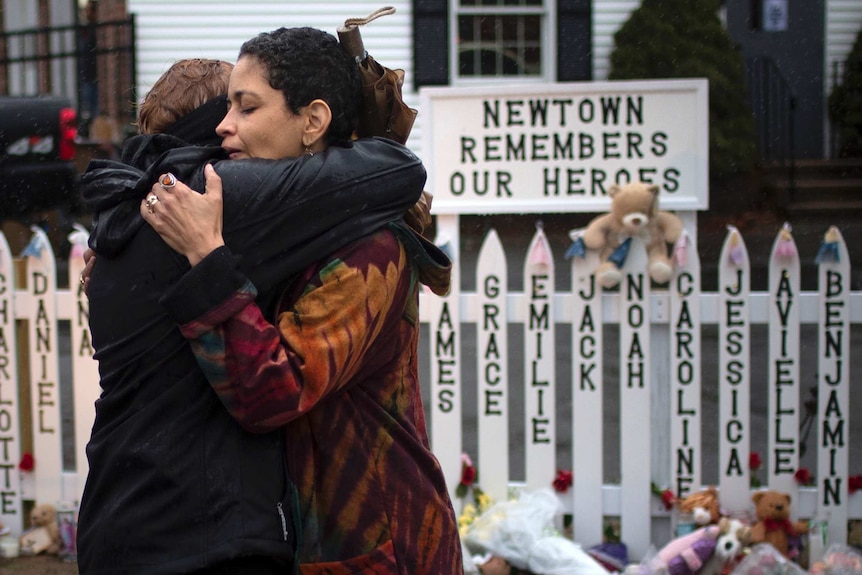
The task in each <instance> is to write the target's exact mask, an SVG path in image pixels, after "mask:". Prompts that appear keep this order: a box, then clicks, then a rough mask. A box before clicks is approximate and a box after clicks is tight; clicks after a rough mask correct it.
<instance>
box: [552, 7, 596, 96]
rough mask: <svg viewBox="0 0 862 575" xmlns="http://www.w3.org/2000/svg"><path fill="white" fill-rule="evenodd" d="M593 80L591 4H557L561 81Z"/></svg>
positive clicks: (558, 66) (558, 77) (558, 70)
mask: <svg viewBox="0 0 862 575" xmlns="http://www.w3.org/2000/svg"><path fill="white" fill-rule="evenodd" d="M592 79H593V33H592V9H591V0H557V81H558V82H573V81H578V80H592Z"/></svg>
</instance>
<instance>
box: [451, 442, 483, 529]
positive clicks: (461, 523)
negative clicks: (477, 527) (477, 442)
mask: <svg viewBox="0 0 862 575" xmlns="http://www.w3.org/2000/svg"><path fill="white" fill-rule="evenodd" d="M478 478H479V472H478V471H477V470H476V467H475V466H474V465H473V461H472V460H471V459H470V456H469V455H467V454H466V453H462V454H461V481H459V482H458V487H456V488H455V495H456V496H458V497H459V498H461V500H462V501H463V505H462V507H461V515H460V516H459V517H458V531H459V532H460V533H461V536H462V537H463V536H464V534H465V533H466V532H467V529H468V528H469V527H470V525H471V524H472V523H473V521H475V520H476V518H477V517H478V516H479V515H481V514H482V513H484V512H485V511H487V510H488V508H490V507H491V504H492V501H491V498H490V497H489V496H488V495H487V494H486V493H485V492H484V491H482V488H481V487H479V484H478V483H477V481H478ZM468 495H470V496H471V497H470V499H469V500H468V498H467V496H468Z"/></svg>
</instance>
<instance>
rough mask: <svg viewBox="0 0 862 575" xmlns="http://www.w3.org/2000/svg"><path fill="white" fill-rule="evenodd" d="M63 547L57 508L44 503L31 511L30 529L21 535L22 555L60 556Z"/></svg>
mask: <svg viewBox="0 0 862 575" xmlns="http://www.w3.org/2000/svg"><path fill="white" fill-rule="evenodd" d="M62 546H63V540H62V539H61V537H60V527H59V526H58V525H57V508H56V507H54V506H53V505H49V504H47V503H43V504H40V505H36V506H35V507H34V508H33V510H32V511H30V529H28V530H27V531H25V532H24V534H23V535H21V553H22V554H24V555H38V554H39V553H48V554H49V555H58V554H59V553H60V549H61V548H62Z"/></svg>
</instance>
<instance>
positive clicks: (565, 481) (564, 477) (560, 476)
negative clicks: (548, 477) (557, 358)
mask: <svg viewBox="0 0 862 575" xmlns="http://www.w3.org/2000/svg"><path fill="white" fill-rule="evenodd" d="M574 480H575V474H574V473H572V472H571V471H568V470H566V469H560V470H558V471H557V477H556V478H555V479H554V483H553V485H554V489H555V490H556V491H557V492H558V493H565V492H566V491H568V490H569V487H571V486H572V483H573V482H574Z"/></svg>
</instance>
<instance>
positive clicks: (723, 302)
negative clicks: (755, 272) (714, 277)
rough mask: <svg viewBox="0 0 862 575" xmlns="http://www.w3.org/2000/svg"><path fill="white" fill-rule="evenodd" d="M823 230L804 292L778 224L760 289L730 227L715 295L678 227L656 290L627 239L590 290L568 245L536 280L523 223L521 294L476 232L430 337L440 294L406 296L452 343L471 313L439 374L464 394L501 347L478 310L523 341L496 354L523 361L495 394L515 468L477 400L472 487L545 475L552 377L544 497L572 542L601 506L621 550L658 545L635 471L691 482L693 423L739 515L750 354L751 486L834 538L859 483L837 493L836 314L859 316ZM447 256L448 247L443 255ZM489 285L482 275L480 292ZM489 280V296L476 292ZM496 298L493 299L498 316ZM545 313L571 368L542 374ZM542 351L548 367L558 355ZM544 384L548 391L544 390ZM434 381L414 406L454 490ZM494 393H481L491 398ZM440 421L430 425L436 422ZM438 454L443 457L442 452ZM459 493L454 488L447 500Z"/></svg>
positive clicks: (841, 365)
mask: <svg viewBox="0 0 862 575" xmlns="http://www.w3.org/2000/svg"><path fill="white" fill-rule="evenodd" d="M455 227H456V226H454V225H452V224H451V223H450V224H449V225H444V229H445V231H446V234H445V236H444V237H445V238H446V241H445V243H446V244H447V245H448V246H449V247H450V248H451V246H452V245H457V242H454V243H453V242H452V237H453V231H452V230H453V229H454V228H455ZM830 233H831V235H832V236H834V237H835V239H834V241H833V242H831V243H832V244H833V247H832V249H831V251H832V253H834V256H833V258H832V259H824V260H822V261H821V262H820V264H819V273H820V276H821V277H820V288H819V291H818V292H816V293H815V292H806V293H803V292H801V291H800V261H799V255H798V252H797V249H796V245H795V242H794V240H793V237H792V233H791V230H790V229H789V228H785V229H782V230H781V232H780V233H779V235H778V236H777V237H776V240H775V243H774V245H773V247H772V252H771V254H770V260H769V261H770V264H769V265H770V270H769V280H768V281H769V286H770V287H769V290H768V291H767V292H761V293H752V292H751V289H750V278H751V261H750V259H749V254H748V251H747V248H746V246H745V242H744V240H743V238H742V235H741V234H740V233H739V231H738V230H736V229H735V228H732V227H731V228H729V229H728V233H727V236H726V238H725V241H724V245H723V248H722V250H721V254H720V262H719V263H718V269H719V283H718V285H719V290H718V292H717V293H703V292H702V291H701V285H700V268H701V262H700V258H699V255H698V253H697V246H696V243H695V241H694V240H693V239H692V238H686V241H684V242H681V243H680V244H679V246H680V247H679V249H678V250H677V253H675V273H674V277H673V279H672V280H671V282H669V285H668V286H667V287H662V288H661V289H654V290H653V291H650V290H651V283H650V281H649V276H648V274H647V272H646V255H645V252H644V250H643V246H642V245H641V244H640V242H639V241H635V242H634V243H633V244H632V248H631V250H630V253H629V256H628V259H627V260H626V262H625V265H624V267H623V269H622V272H623V280H622V283H621V285H620V287H619V289H618V290H615V291H602V290H601V288H598V287H597V286H596V284H595V279H594V277H593V275H592V270H593V269H594V268H595V264H596V256H595V254H591V253H587V254H585V257H583V258H581V257H574V258H572V262H571V268H572V269H571V273H572V288H571V291H570V292H561V291H558V290H556V289H555V287H554V285H553V281H552V280H550V279H549V278H553V277H554V276H553V261H554V258H553V257H552V253H551V248H550V246H549V245H547V244H546V238H545V234H544V232H543V230H541V229H539V230H537V231H536V233H535V235H534V237H533V240H532V241H531V243H530V246H529V248H528V249H527V255H526V260H527V261H526V262H525V263H524V270H525V271H524V276H523V278H524V281H523V292H521V293H516V292H512V291H506V290H505V286H502V285H500V282H501V279H500V278H501V276H502V277H505V273H506V268H505V265H504V263H503V261H501V257H502V254H501V248H500V247H499V245H500V242H499V238H498V236H497V233H496V231H493V230H492V231H491V232H489V234H488V236H487V237H486V240H485V243H484V244H483V247H482V250H481V251H480V253H479V256H478V259H477V261H476V267H477V282H476V283H477V288H476V293H475V294H474V293H468V292H463V291H460V290H457V289H456V292H453V294H454V293H457V294H458V300H459V301H458V304H459V305H460V307H459V312H460V316H458V319H452V316H450V318H449V319H447V321H446V322H445V324H440V325H442V326H443V327H444V331H443V334H442V335H441V334H438V333H437V332H438V331H439V330H438V329H437V324H436V323H435V322H438V320H436V319H435V318H436V317H437V316H435V314H434V310H436V309H437V308H438V306H439V305H440V304H439V301H435V300H436V299H438V298H434V297H429V296H428V294H426V295H425V296H423V301H422V304H423V307H422V317H423V318H428V319H429V320H430V321H429V328H430V338H429V340H430V342H429V343H431V344H432V345H433V344H434V342H439V341H441V340H442V341H460V338H459V336H458V334H452V333H451V330H452V329H454V330H456V331H458V330H460V329H461V327H462V326H464V325H467V324H471V323H473V324H476V326H477V330H476V332H477V340H478V341H477V349H478V350H479V355H480V358H479V369H478V372H477V373H476V374H475V376H474V375H473V374H471V373H462V372H459V371H451V372H447V385H451V381H452V379H453V378H454V379H455V380H456V381H457V385H456V387H460V388H461V389H462V393H463V390H464V389H467V386H473V385H477V386H478V389H479V396H480V397H482V396H486V397H487V394H488V391H489V390H490V389H491V386H490V385H489V382H490V379H491V378H489V376H488V373H489V372H488V365H491V364H492V363H493V364H494V365H495V366H496V363H495V362H497V361H500V360H501V356H500V353H501V352H500V349H501V348H500V347H499V344H500V343H501V342H502V341H503V340H502V339H501V338H500V331H499V325H497V324H496V322H490V321H489V317H492V316H493V317H494V318H497V319H501V318H504V317H505V318H506V320H507V321H508V322H510V323H511V324H513V325H519V324H520V325H521V326H523V330H524V344H523V345H524V349H523V350H513V349H509V350H508V353H509V354H514V356H515V357H518V356H520V355H522V356H523V358H524V375H523V377H524V381H523V390H524V391H523V393H524V396H523V398H522V400H521V401H519V400H516V401H514V402H511V403H509V402H507V401H503V400H502V398H505V397H506V396H505V395H501V396H500V397H501V399H500V402H499V405H504V406H508V405H519V404H522V405H523V407H524V421H525V426H526V433H525V445H524V446H523V448H524V450H525V455H524V465H525V468H526V469H525V470H524V477H525V481H524V482H523V483H520V482H519V481H513V480H512V479H511V474H510V470H509V469H508V463H509V459H508V458H507V459H497V457H498V454H500V453H501V449H503V447H501V444H505V443H506V441H507V437H508V436H507V435H506V432H505V431H504V428H503V427H502V426H501V425H500V422H499V418H500V416H501V415H502V414H504V413H506V409H505V408H500V409H493V410H489V409H488V406H489V405H491V403H489V402H488V401H485V402H484V403H483V402H482V400H481V399H480V404H481V405H480V406H479V408H478V417H479V421H478V424H477V427H478V430H479V431H478V435H477V439H478V441H477V443H478V447H477V449H478V452H479V458H478V462H479V463H478V470H479V474H480V477H481V478H482V479H481V484H482V488H483V490H485V491H486V492H488V493H489V494H492V496H493V497H495V498H498V497H499V494H500V493H502V492H503V487H502V485H501V483H502V481H503V479H502V478H501V475H504V476H505V477H507V478H508V479H507V481H508V483H509V484H510V485H511V484H516V485H520V486H523V487H526V488H528V489H529V488H536V487H547V486H550V485H551V483H552V481H553V477H554V471H555V470H556V469H557V467H556V461H555V460H556V453H557V452H556V450H554V449H553V448H550V449H549V445H548V443H547V439H548V438H550V437H554V435H553V434H554V433H556V429H557V426H556V425H551V426H550V427H547V428H543V427H542V426H541V425H540V423H548V424H549V425H550V422H552V421H553V419H554V417H555V415H554V413H553V411H552V412H548V411H546V410H545V407H544V406H545V404H544V403H543V402H544V401H547V398H548V397H556V393H557V392H558V391H559V390H560V389H562V386H568V387H569V389H570V390H571V397H572V405H571V418H572V437H570V438H555V441H566V440H568V441H570V442H571V445H572V462H573V468H574V477H575V479H574V486H573V488H572V489H571V490H570V491H569V492H567V493H561V494H560V500H561V502H562V504H563V506H564V508H565V509H566V510H567V512H571V513H573V526H574V535H575V539H576V540H577V541H579V542H582V543H591V542H597V541H599V540H601V529H602V526H603V522H604V521H605V520H607V519H608V518H616V519H619V521H620V524H621V534H622V539H623V540H624V541H625V542H626V544H627V545H628V546H629V549H630V551H631V553H632V556H633V557H634V558H638V557H640V556H642V554H643V553H645V552H646V551H647V549H648V547H649V545H650V544H657V543H658V544H660V543H663V541H661V540H660V539H657V538H660V537H667V530H665V531H664V532H663V533H658V532H657V531H656V530H655V523H654V521H652V520H653V519H655V518H656V517H659V518H661V517H665V518H667V519H668V521H670V518H669V517H668V514H667V513H666V512H665V511H663V509H662V505H661V503H660V501H658V500H657V499H658V498H656V497H655V496H654V495H653V494H652V492H651V488H652V485H651V483H652V482H656V483H660V484H661V485H667V486H669V487H670V488H671V489H672V490H673V491H674V492H675V493H676V494H678V495H685V494H687V493H691V492H692V491H694V490H697V489H700V488H701V487H702V486H703V485H702V465H703V459H704V453H703V446H702V445H703V443H704V441H703V440H704V437H703V435H702V434H703V433H706V434H707V438H706V439H707V440H708V441H709V442H710V443H714V444H715V445H716V446H717V449H718V462H719V463H718V466H719V478H718V486H719V488H720V490H721V499H722V505H723V507H724V508H725V510H727V511H729V512H731V513H733V514H735V515H747V514H750V513H751V511H752V503H751V492H752V487H751V481H752V470H751V469H750V467H749V465H750V464H749V458H750V456H751V454H752V449H751V443H752V440H753V437H752V431H751V414H750V405H751V395H752V391H751V387H752V382H751V370H752V363H753V362H755V361H756V362H762V361H766V362H767V363H768V365H769V368H768V371H769V376H768V377H769V380H770V381H769V385H768V390H769V391H768V393H769V398H768V404H769V414H768V415H767V421H768V429H767V433H768V448H767V452H766V453H765V455H764V459H765V460H766V461H765V462H764V464H765V467H766V469H767V470H768V475H766V476H762V477H761V476H759V477H758V478H759V479H760V480H761V481H763V484H764V486H768V487H771V488H776V489H781V490H783V491H786V492H790V493H792V494H793V495H794V499H793V500H794V511H795V513H796V515H797V516H799V517H801V518H809V519H818V520H820V521H822V522H824V524H826V525H827V526H828V538H829V539H830V540H832V541H843V540H845V539H846V535H847V531H846V529H847V525H846V519H847V518H848V517H849V518H860V519H862V493H854V494H852V495H851V494H850V493H849V491H848V487H847V482H848V481H847V480H848V473H849V465H848V461H847V459H848V447H847V445H848V443H849V440H850V438H849V429H850V427H849V418H850V413H849V385H850V377H851V375H850V370H851V366H850V358H849V338H850V336H849V326H850V324H858V323H862V296H860V294H858V293H855V294H854V293H850V292H849V290H848V289H847V286H849V285H850V275H849V270H850V268H849V262H848V254H847V251H846V246H845V245H844V244H843V240H842V239H841V238H840V233H837V230H834V231H833V230H830ZM827 235H828V234H827ZM455 258H456V260H457V259H458V257H457V252H456V256H455ZM505 259H506V258H504V260H505ZM508 261H509V262H511V259H508ZM489 278H493V280H489ZM489 285H492V286H493V290H491V291H490V292H489V291H488V286H489ZM459 286H460V284H457V285H456V288H457V287H459ZM483 292H488V293H483ZM491 293H493V297H494V298H495V300H494V301H493V303H489V298H490V297H491ZM501 296H502V297H505V298H506V299H507V300H508V302H507V305H505V306H503V305H502V304H501V302H500V301H499V299H496V298H500V297H501ZM452 298H453V295H450V296H448V297H447V298H445V299H444V300H443V301H445V302H446V306H447V308H448V309H449V310H450V311H451V310H453V309H455V308H454V305H455V302H453V300H452ZM503 307H505V308H506V309H508V311H509V313H508V316H506V315H505V313H504V311H503V310H502V309H501V308H503ZM546 312H547V313H548V314H549V315H548V316H547V317H549V318H552V322H551V323H552V324H557V328H558V329H559V325H560V324H568V327H570V329H571V330H572V349H571V364H572V365H571V374H572V376H571V379H570V380H568V381H560V380H558V379H557V378H556V371H554V370H551V371H545V370H546V369H548V368H547V366H545V365H544V363H543V362H544V361H546V360H548V355H549V354H552V355H556V354H557V351H558V350H554V349H553V347H552V348H551V349H550V350H549V349H548V347H547V345H546V344H547V343H548V342H549V341H551V342H552V341H553V338H551V337H550V336H549V335H548V334H550V333H552V331H551V329H552V328H551V326H550V325H549V326H548V329H547V330H544V327H545V323H544V321H543V319H544V318H545V313H546ZM438 323H439V322H438ZM804 323H817V324H819V326H820V336H819V337H820V343H819V344H818V345H819V356H818V361H819V364H820V369H819V373H820V374H821V375H820V376H819V377H820V380H821V381H820V382H819V393H820V401H819V406H820V407H819V409H820V415H819V417H820V423H817V424H816V425H819V426H820V427H819V428H818V429H822V430H823V431H824V435H825V437H823V436H821V441H820V442H819V446H818V451H819V455H818V463H817V469H816V470H812V471H813V473H814V476H815V477H816V479H817V482H818V483H817V485H816V486H814V487H811V486H805V487H800V486H799V485H798V483H797V480H796V479H795V477H794V474H795V472H796V471H797V468H798V466H799V452H798V450H799V421H800V417H799V416H800V409H801V405H800V403H799V400H798V396H799V386H800V384H799V377H800V376H799V362H800V356H801V354H800V346H801V345H802V343H801V342H800V326H801V325H802V324H804ZM763 324H767V325H769V330H768V331H769V349H768V353H767V354H766V355H767V357H758V358H752V357H751V349H752V346H751V337H752V336H751V330H752V326H754V325H763ZM608 325H616V326H618V329H619V336H618V341H616V342H610V343H609V342H608V341H606V336H605V334H604V331H603V330H604V327H605V326H608ZM709 325H714V326H717V328H718V340H717V341H718V346H717V348H716V349H704V347H703V344H702V341H701V329H702V327H704V326H709ZM540 326H541V329H540ZM489 342H493V344H492V343H489ZM807 345H813V342H808V343H807ZM437 347H439V345H437ZM489 350H491V351H489ZM430 353H431V355H432V358H434V357H436V359H432V365H433V363H434V362H435V361H439V360H440V359H439V358H440V353H439V349H438V350H437V355H436V356H435V350H434V349H433V348H432V349H431V350H430ZM503 353H504V354H505V353H506V352H505V351H504V352H503ZM610 353H614V354H617V355H618V357H619V361H618V362H617V363H618V366H619V374H618V375H613V376H612V379H608V376H609V374H608V373H606V370H605V362H606V361H607V357H608V356H607V355H606V354H610ZM710 356H711V357H717V358H718V361H717V364H718V371H719V373H718V394H719V398H718V405H717V406H716V407H717V408H718V411H719V413H718V424H717V427H716V429H714V430H703V429H702V426H703V414H702V409H704V407H702V405H701V403H702V395H701V371H702V365H703V361H704V358H705V357H710ZM552 362H553V364H556V365H557V367H559V359H554V360H552ZM502 363H503V364H505V363H506V362H505V361H502ZM493 369H494V370H499V372H497V371H495V372H494V373H495V374H497V373H500V374H503V373H507V372H506V370H505V369H504V368H500V367H499V366H496V367H494V368H493ZM435 377H437V376H436V375H435V374H434V373H432V381H431V388H432V390H435V389H439V385H440V382H438V381H435V380H434V378H435ZM474 378H475V380H474ZM550 382H553V384H551V383H550ZM508 383H510V384H511V382H508ZM552 385H553V386H554V387H556V389H550V388H551V387H552ZM608 386H618V389H619V405H618V410H619V421H620V430H619V434H620V446H619V447H620V450H619V458H620V461H619V467H620V478H619V480H618V482H615V483H612V484H607V483H606V482H605V481H604V480H603V451H604V449H603V444H602V441H603V440H602V437H603V432H604V429H603V424H604V422H603V419H604V416H603V414H604V413H605V410H606V409H607V406H606V405H605V403H604V401H605V400H604V399H603V392H604V391H605V390H606V389H607V387H608ZM511 389H512V387H511V385H510V386H508V387H497V388H495V389H494V390H495V391H497V392H500V393H501V394H506V393H511V391H506V390H511ZM434 393H439V391H437V392H433V391H432V398H431V400H432V401H431V402H430V403H431V405H429V408H430V412H431V423H430V424H431V428H432V431H433V442H434V443H433V448H434V449H435V451H438V449H439V448H440V447H439V446H441V444H442V446H443V449H444V450H445V452H446V453H447V454H448V455H447V459H446V461H449V462H455V464H454V466H453V467H450V468H448V469H447V474H446V476H447V480H448V481H450V488H451V489H452V492H453V495H454V490H455V488H456V486H457V484H458V481H459V479H460V466H461V462H460V459H458V458H456V457H455V456H454V453H452V451H453V446H461V445H464V437H463V435H459V434H463V433H466V432H468V430H465V429H463V428H462V426H460V425H457V426H456V425H452V424H450V423H449V422H450V421H451V419H452V418H453V414H452V411H451V410H449V411H446V412H441V410H440V409H439V406H440V405H441V404H440V402H438V401H435V397H434V395H433V394H434ZM494 397H495V400H494V401H495V402H496V399H497V396H494ZM510 415H511V414H510ZM441 418H442V419H441ZM440 421H443V422H444V423H443V425H442V426H441V425H440ZM492 429H493V430H494V431H490V430H492ZM509 447H510V448H511V447H513V446H509ZM517 447H518V448H520V447H521V446H517ZM441 461H442V460H441ZM443 465H444V468H446V466H447V464H446V463H444V464H443ZM483 466H487V469H486V468H485V467H483ZM536 466H539V467H540V468H539V469H536ZM515 473H516V475H517V471H516V472H515ZM452 478H454V482H453V479H452ZM459 503H460V502H459V501H458V500H456V505H458V504H459Z"/></svg>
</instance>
